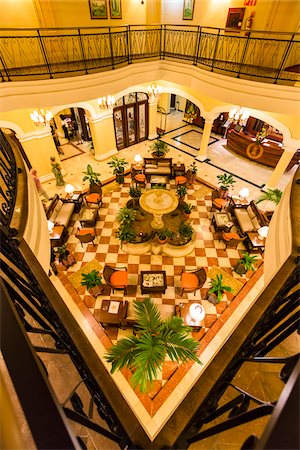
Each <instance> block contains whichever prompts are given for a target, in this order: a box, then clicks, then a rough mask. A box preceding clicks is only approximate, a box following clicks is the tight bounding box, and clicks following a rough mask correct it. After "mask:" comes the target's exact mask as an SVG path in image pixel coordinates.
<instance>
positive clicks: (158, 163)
mask: <svg viewBox="0 0 300 450" xmlns="http://www.w3.org/2000/svg"><path fill="white" fill-rule="evenodd" d="M143 171H144V174H145V175H146V179H147V181H150V177H151V176H152V175H162V176H167V177H169V178H172V176H173V172H172V158H144V167H143Z"/></svg>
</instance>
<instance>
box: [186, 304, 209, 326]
mask: <svg viewBox="0 0 300 450" xmlns="http://www.w3.org/2000/svg"><path fill="white" fill-rule="evenodd" d="M189 313H190V316H191V318H192V319H193V321H194V322H201V320H203V319H204V317H205V310H204V308H203V306H202V305H200V304H199V303H192V304H191V306H190V308H189Z"/></svg>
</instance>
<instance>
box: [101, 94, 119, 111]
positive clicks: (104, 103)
mask: <svg viewBox="0 0 300 450" xmlns="http://www.w3.org/2000/svg"><path fill="white" fill-rule="evenodd" d="M97 103H98V105H99V108H100V109H109V108H111V107H112V106H113V105H114V104H115V97H113V96H112V95H108V96H107V97H101V98H98V100H97Z"/></svg>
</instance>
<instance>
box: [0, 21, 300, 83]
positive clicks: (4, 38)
mask: <svg viewBox="0 0 300 450" xmlns="http://www.w3.org/2000/svg"><path fill="white" fill-rule="evenodd" d="M157 59H171V60H174V61H180V62H184V63H187V64H194V65H195V66H197V67H199V68H202V69H206V70H210V71H213V72H218V73H222V74H225V75H229V76H233V77H244V78H247V79H254V80H255V79H259V80H260V81H263V82H273V83H277V82H280V83H282V84H293V83H294V82H296V81H299V80H300V74H299V64H300V33H279V32H263V31H247V30H242V31H240V32H239V33H233V32H230V30H228V29H225V28H211V27H200V26H186V25H147V26H144V25H129V26H121V27H97V28H92V27H89V28H56V29H48V28H43V29H9V28H5V29H1V30H0V73H1V79H2V81H17V80H24V79H39V78H55V77H62V76H74V75H81V74H89V73H94V72H100V71H103V70H109V69H114V68H116V67H122V66H123V65H125V64H130V63H134V62H139V61H146V60H157ZM297 67H298V70H297Z"/></svg>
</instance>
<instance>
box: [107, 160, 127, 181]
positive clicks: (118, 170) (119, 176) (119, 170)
mask: <svg viewBox="0 0 300 450" xmlns="http://www.w3.org/2000/svg"><path fill="white" fill-rule="evenodd" d="M107 164H108V165H109V167H111V168H113V169H114V170H113V175H116V182H117V183H119V184H122V183H124V172H125V166H127V164H128V162H127V161H125V159H124V158H117V157H116V156H113V157H112V160H111V161H109V162H108V163H107Z"/></svg>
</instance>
